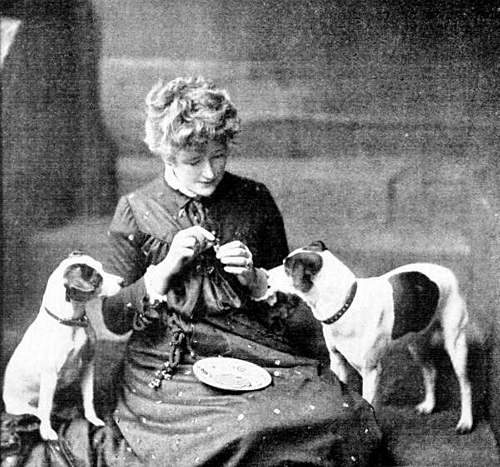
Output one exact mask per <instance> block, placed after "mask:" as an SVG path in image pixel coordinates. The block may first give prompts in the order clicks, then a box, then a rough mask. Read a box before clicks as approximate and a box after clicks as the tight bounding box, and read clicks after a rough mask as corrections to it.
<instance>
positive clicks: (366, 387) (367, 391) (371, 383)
mask: <svg viewBox="0 0 500 467" xmlns="http://www.w3.org/2000/svg"><path fill="white" fill-rule="evenodd" d="M379 375H380V367H379V366H378V365H377V366H375V367H371V368H364V369H363V370H362V371H361V377H362V378H363V399H365V400H366V401H367V402H369V403H370V404H371V405H374V402H375V396H376V393H377V386H378V381H379Z"/></svg>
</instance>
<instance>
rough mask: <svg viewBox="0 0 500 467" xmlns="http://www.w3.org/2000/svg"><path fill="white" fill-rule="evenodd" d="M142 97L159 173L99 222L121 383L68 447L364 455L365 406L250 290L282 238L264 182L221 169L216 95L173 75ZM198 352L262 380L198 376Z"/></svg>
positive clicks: (201, 83) (266, 460) (183, 457)
mask: <svg viewBox="0 0 500 467" xmlns="http://www.w3.org/2000/svg"><path fill="white" fill-rule="evenodd" d="M146 103H147V118H146V139H145V141H146V143H147V144H148V146H149V148H150V150H151V152H152V153H154V154H156V155H158V156H160V157H161V158H162V160H163V162H164V172H163V173H162V174H161V175H160V176H159V178H158V179H156V180H154V181H153V182H151V183H150V184H148V185H147V186H145V187H143V188H141V189H139V190H137V191H135V192H133V193H131V194H129V195H127V196H124V197H122V198H121V199H120V201H119V203H118V206H117V209H116V212H115V215H114V218H113V221H112V223H111V226H110V229H109V239H110V244H111V252H112V254H111V257H110V263H109V266H110V267H111V271H110V272H113V273H115V274H119V275H121V276H122V277H124V279H125V287H124V288H123V289H122V291H121V292H119V293H118V294H117V295H115V296H113V297H110V298H108V299H106V301H105V303H104V304H103V317H104V322H105V324H106V326H107V327H108V328H109V329H110V330H111V331H112V332H114V333H117V334H123V333H126V332H128V331H131V330H132V334H131V337H130V339H129V341H128V346H127V351H126V356H125V362H124V368H123V376H122V384H121V386H120V388H119V391H120V392H119V395H118V402H117V406H116V409H115V411H114V413H113V416H112V421H111V422H110V424H109V425H108V426H107V427H105V428H100V429H97V430H91V431H90V432H89V433H90V434H89V435H88V436H89V438H91V440H90V445H91V446H92V447H93V451H92V450H89V443H87V442H83V441H82V439H83V438H85V437H83V438H82V435H81V426H80V427H78V424H76V423H73V424H71V426H69V427H68V428H67V429H66V431H65V436H66V440H67V441H68V445H69V447H70V449H71V450H72V451H73V455H75V456H76V457H80V458H81V459H80V460H83V461H84V462H86V463H87V464H97V465H120V466H122V465H165V466H167V465H168V466H194V465H212V466H222V465H228V466H229V465H231V466H234V465H244V466H250V465H255V466H267V465H311V466H312V465H321V466H326V465H339V466H345V465H373V455H374V453H375V452H376V448H377V447H378V444H379V441H380V431H379V428H378V426H377V425H376V422H375V419H374V416H373V411H372V409H371V407H369V406H368V404H367V403H366V402H364V401H363V400H362V399H361V398H360V397H358V396H357V395H352V394H350V393H346V392H344V391H342V388H341V386H340V384H339V383H338V381H336V380H335V379H334V378H333V377H331V375H321V374H320V372H319V368H320V365H319V364H318V361H316V360H314V359H311V358H307V357H303V356H301V355H300V353H299V352H298V351H297V350H296V349H295V348H294V346H293V343H290V342H287V340H286V338H285V337H284V336H286V333H284V332H281V331H283V327H280V325H279V324H280V321H279V319H276V315H277V312H276V310H275V309H274V310H273V308H271V307H270V306H269V305H267V304H265V303H263V302H260V301H258V300H257V299H258V298H259V297H260V296H262V295H263V294H264V292H265V291H266V287H267V282H266V272H265V269H268V268H272V267H274V266H276V265H278V264H280V263H281V262H282V260H283V258H284V257H285V256H286V255H287V253H288V246H287V241H286V237H285V231H284V227H283V221H282V217H281V215H280V212H279V210H278V208H277V206H276V204H275V202H274V200H273V198H272V196H271V195H270V193H269V191H268V189H267V188H266V187H265V186H264V185H263V184H261V183H257V182H254V181H251V180H248V179H246V178H243V177H239V176H236V175H233V174H231V173H229V172H226V171H225V167H226V161H227V159H228V156H229V153H230V150H231V142H232V140H233V138H234V136H235V135H236V134H237V133H238V131H239V129H240V127H239V119H238V117H237V112H236V109H235V107H234V105H233V103H232V102H231V100H230V98H229V96H228V94H227V92H226V91H224V90H222V89H218V88H217V87H215V86H214V85H213V84H212V83H211V82H209V81H206V80H204V79H203V78H188V79H182V78H179V79H176V80H173V81H171V82H168V83H164V82H163V81H160V82H159V83H158V84H157V85H155V86H154V87H153V89H152V90H151V91H150V93H149V94H148V96H147V99H146ZM109 266H108V269H109ZM278 318H279V317H278ZM281 325H283V326H286V323H281ZM212 356H224V357H235V358H239V359H243V360H246V361H249V362H253V363H256V364H258V365H261V366H262V367H265V368H266V369H267V370H268V371H269V372H270V373H271V374H272V375H273V381H272V384H271V385H270V386H268V387H266V388H265V389H261V390H258V391H239V392H231V391H223V390H220V389H217V388H214V387H211V386H208V385H205V384H202V383H200V382H199V381H198V379H197V378H196V377H195V376H194V374H193V371H192V369H193V363H194V362H195V361H196V360H199V359H201V358H204V357H212ZM328 373H329V372H328ZM81 424H83V422H81V423H80V425H81ZM85 439H86V438H85ZM89 452H92V454H89Z"/></svg>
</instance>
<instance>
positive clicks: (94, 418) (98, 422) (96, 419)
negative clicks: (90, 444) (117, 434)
mask: <svg viewBox="0 0 500 467" xmlns="http://www.w3.org/2000/svg"><path fill="white" fill-rule="evenodd" d="M85 418H86V419H87V420H88V421H89V422H90V423H92V425H94V426H104V425H105V423H104V422H103V421H102V420H101V419H100V418H99V417H98V416H97V415H96V414H92V415H85Z"/></svg>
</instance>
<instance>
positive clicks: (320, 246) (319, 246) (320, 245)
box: [304, 240, 328, 251]
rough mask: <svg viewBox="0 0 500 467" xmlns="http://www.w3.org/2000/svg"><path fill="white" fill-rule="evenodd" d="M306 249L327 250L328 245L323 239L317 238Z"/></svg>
mask: <svg viewBox="0 0 500 467" xmlns="http://www.w3.org/2000/svg"><path fill="white" fill-rule="evenodd" d="M304 250H306V251H325V250H328V248H327V247H326V245H325V244H324V243H323V242H322V241H321V240H316V241H315V242H312V243H311V244H310V245H308V246H306V247H305V248H304Z"/></svg>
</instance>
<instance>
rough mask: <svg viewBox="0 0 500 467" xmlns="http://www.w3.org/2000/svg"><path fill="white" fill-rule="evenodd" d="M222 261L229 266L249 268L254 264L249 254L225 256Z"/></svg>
mask: <svg viewBox="0 0 500 467" xmlns="http://www.w3.org/2000/svg"><path fill="white" fill-rule="evenodd" d="M220 262H221V263H222V264H224V265H227V266H238V267H241V268H249V267H250V266H251V265H252V260H251V258H248V257H247V256H223V257H222V258H220Z"/></svg>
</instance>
